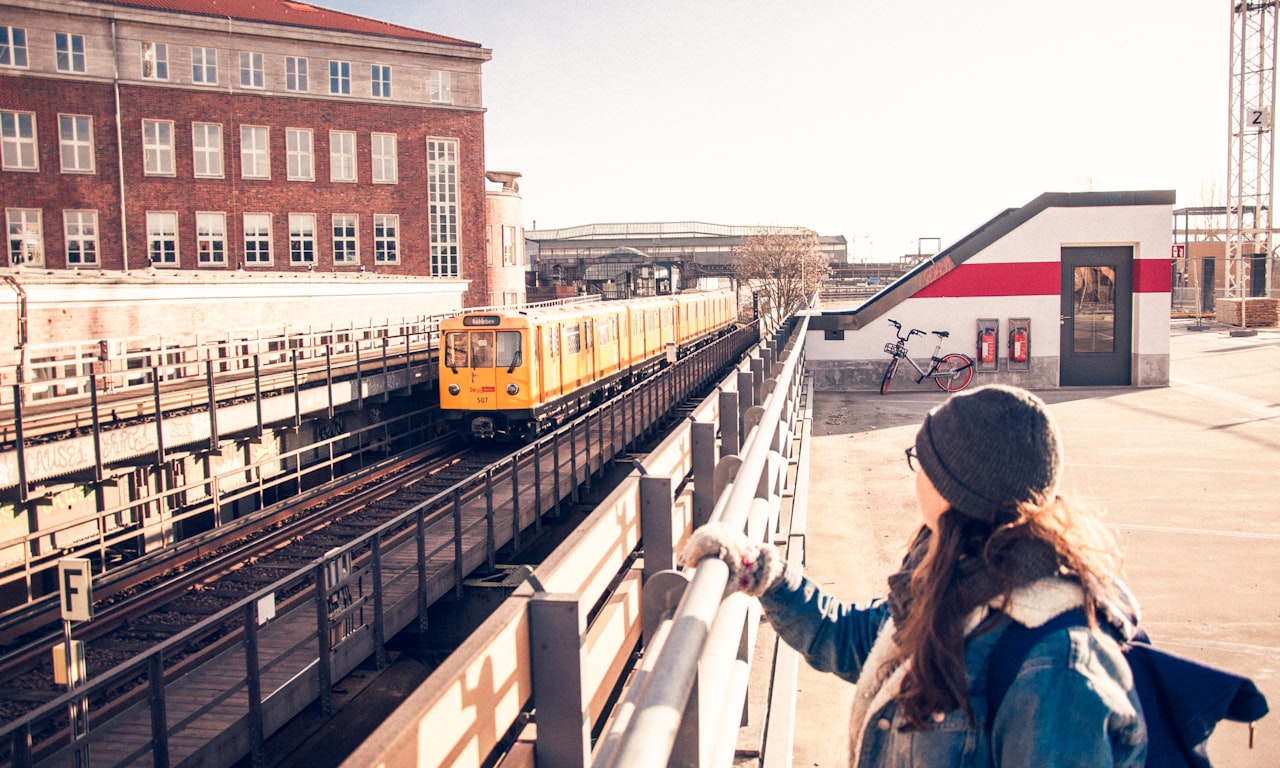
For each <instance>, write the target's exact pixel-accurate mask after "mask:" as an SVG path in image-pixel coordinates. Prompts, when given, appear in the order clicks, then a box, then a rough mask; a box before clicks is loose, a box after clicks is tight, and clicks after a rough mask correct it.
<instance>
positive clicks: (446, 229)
mask: <svg viewBox="0 0 1280 768" xmlns="http://www.w3.org/2000/svg"><path fill="white" fill-rule="evenodd" d="M458 171H459V167H458V140H457V139H447V138H428V139H427V224H428V230H429V232H430V238H429V242H430V246H429V247H430V249H431V256H430V264H431V273H430V274H431V276H432V277H445V278H458V277H462V245H461V221H460V216H461V206H460V205H459V202H458V201H459V194H460V190H459V187H458Z"/></svg>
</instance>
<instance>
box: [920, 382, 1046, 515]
mask: <svg viewBox="0 0 1280 768" xmlns="http://www.w3.org/2000/svg"><path fill="white" fill-rule="evenodd" d="M916 454H917V455H918V456H919V457H920V466H921V467H922V468H923V469H924V473H925V474H926V475H928V476H929V480H930V481H931V482H932V483H933V485H934V487H935V488H937V489H938V493H940V494H942V498H944V499H946V500H947V502H948V503H949V504H950V505H951V508H952V509H954V510H955V511H957V512H959V513H961V514H964V515H967V516H968V517H972V518H974V519H977V520H981V521H984V522H988V523H994V522H996V516H997V514H998V513H999V511H1000V509H1001V507H1002V506H1005V505H1007V504H1009V503H1010V502H1024V501H1047V500H1049V499H1052V498H1053V497H1054V494H1055V490H1056V488H1057V485H1058V470H1059V468H1060V467H1061V466H1062V437H1061V435H1060V433H1059V432H1058V425H1057V423H1056V422H1055V421H1054V420H1053V416H1051V415H1050V414H1049V410H1048V408H1047V407H1046V406H1045V404H1044V401H1043V400H1041V399H1040V398H1038V397H1036V396H1035V395H1033V394H1032V393H1030V392H1028V391H1026V390H1024V389H1019V388H1017V387H1006V386H1002V385H990V386H985V387H979V388H977V389H974V390H971V391H969V392H962V393H959V394H955V395H952V396H951V397H950V398H948V399H947V401H946V402H945V403H943V404H942V405H940V406H938V407H937V408H934V409H933V410H932V411H930V412H929V415H928V416H926V417H925V418H924V424H922V425H921V426H920V431H919V432H917V433H916Z"/></svg>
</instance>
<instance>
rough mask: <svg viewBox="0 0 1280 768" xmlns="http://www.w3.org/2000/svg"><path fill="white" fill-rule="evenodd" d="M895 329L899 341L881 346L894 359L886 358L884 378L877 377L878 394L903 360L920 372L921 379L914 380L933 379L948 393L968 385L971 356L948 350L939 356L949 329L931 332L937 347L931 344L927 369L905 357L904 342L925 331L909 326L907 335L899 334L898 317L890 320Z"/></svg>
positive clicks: (889, 381) (883, 390)
mask: <svg viewBox="0 0 1280 768" xmlns="http://www.w3.org/2000/svg"><path fill="white" fill-rule="evenodd" d="M889 322H890V323H891V324H892V325H893V327H894V328H896V329H897V337H898V340H897V341H895V342H890V343H888V344H885V345H884V351H885V352H886V353H887V354H890V355H893V359H891V360H890V361H889V365H888V366H886V367H885V369H884V378H882V379H881V380H880V394H882V395H883V394H885V393H886V392H888V391H889V384H890V383H891V382H892V381H893V375H894V374H895V373H897V372H898V365H899V364H900V363H901V362H902V361H903V360H906V361H907V362H908V363H911V367H912V368H915V369H916V372H917V373H919V374H920V378H918V379H916V383H917V384H919V383H920V382H922V381H924V380H925V379H933V380H934V381H936V382H937V383H938V386H939V387H941V388H942V389H944V390H946V391H948V392H959V391H960V390H962V389H964V388H965V387H966V386H968V385H969V382H970V381H972V380H973V358H972V357H969V356H968V355H962V354H960V353H959V352H950V353H948V354H945V355H942V356H941V357H939V356H938V353H939V352H941V351H942V340H943V339H945V338H947V337H949V336H950V335H951V334H950V333H949V332H948V331H933V335H934V336H937V337H938V346H936V347H934V349H933V355H931V356H930V358H929V359H930V361H931V363H930V365H929V369H928V370H925V369H924V368H921V367H920V365H919V364H918V363H917V362H916V361H915V360H912V359H911V358H910V357H908V356H907V342H908V341H910V340H911V337H912V336H924V335H926V334H925V332H924V331H921V330H919V329H917V328H912V329H911V330H909V331H907V335H906V336H903V335H902V323H899V322H898V321H897V320H890V321H889Z"/></svg>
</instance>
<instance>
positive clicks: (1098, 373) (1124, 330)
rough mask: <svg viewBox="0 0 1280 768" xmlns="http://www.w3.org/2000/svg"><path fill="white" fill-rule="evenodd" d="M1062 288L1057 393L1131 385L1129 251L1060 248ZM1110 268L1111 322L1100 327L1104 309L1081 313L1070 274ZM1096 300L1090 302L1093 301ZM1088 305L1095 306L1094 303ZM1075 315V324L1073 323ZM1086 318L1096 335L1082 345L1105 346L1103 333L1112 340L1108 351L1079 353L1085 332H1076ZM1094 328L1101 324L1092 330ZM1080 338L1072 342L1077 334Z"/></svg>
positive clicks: (1081, 305) (1078, 294) (1082, 296)
mask: <svg viewBox="0 0 1280 768" xmlns="http://www.w3.org/2000/svg"><path fill="white" fill-rule="evenodd" d="M1061 260H1062V271H1061V274H1062V288H1061V303H1060V307H1061V309H1060V315H1059V318H1060V322H1059V326H1060V327H1059V350H1060V351H1059V364H1058V383H1059V386H1063V387H1080V386H1116V385H1120V386H1127V385H1129V384H1131V383H1133V379H1132V376H1133V373H1132V371H1133V246H1127V245H1126V246H1086V247H1063V248H1062V251H1061ZM1090 267H1101V268H1107V267H1109V268H1111V270H1112V272H1111V274H1112V275H1113V283H1112V286H1111V297H1110V298H1111V308H1112V312H1111V319H1110V325H1109V327H1108V326H1107V325H1105V323H1106V322H1107V321H1106V319H1105V318H1106V313H1105V309H1106V307H1105V306H1098V309H1100V310H1103V311H1098V312H1095V313H1085V312H1084V309H1085V307H1084V302H1085V300H1086V294H1085V292H1084V291H1083V290H1082V291H1080V292H1077V286H1076V279H1075V278H1076V270H1077V269H1079V268H1090ZM1095 299H1096V297H1095ZM1094 304H1095V305H1096V304H1097V302H1096V300H1095V302H1094ZM1077 314H1079V316H1080V317H1079V320H1078V319H1077ZM1086 317H1089V318H1092V319H1093V320H1094V321H1095V322H1094V327H1095V328H1098V329H1099V331H1100V332H1101V333H1100V334H1093V335H1091V336H1089V337H1087V339H1089V340H1094V341H1096V340H1098V339H1102V340H1104V341H1105V339H1106V337H1107V333H1108V331H1110V336H1111V339H1112V344H1111V349H1110V350H1099V349H1083V348H1081V347H1078V346H1077V340H1079V341H1081V342H1084V341H1086V340H1087V339H1086V337H1085V336H1084V335H1083V331H1085V330H1086V329H1085V328H1079V326H1081V325H1082V324H1084V323H1085V322H1086V321H1085V319H1084V318H1086ZM1097 323H1104V324H1103V325H1098V324H1097ZM1078 328H1079V330H1080V331H1081V332H1082V333H1081V335H1080V336H1079V337H1077V329H1078Z"/></svg>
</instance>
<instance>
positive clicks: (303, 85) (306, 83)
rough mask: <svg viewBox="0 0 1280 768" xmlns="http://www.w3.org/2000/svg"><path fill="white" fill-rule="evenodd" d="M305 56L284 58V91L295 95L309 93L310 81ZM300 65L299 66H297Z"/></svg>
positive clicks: (308, 67) (308, 66)
mask: <svg viewBox="0 0 1280 768" xmlns="http://www.w3.org/2000/svg"><path fill="white" fill-rule="evenodd" d="M307 62H308V59H307V57H306V56H285V57H284V89H285V90H286V91H293V92H295V93H309V92H310V91H311V80H310V73H309V70H310V69H311V67H310V65H309V64H308V63H307ZM299 64H301V66H298V65H299Z"/></svg>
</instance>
